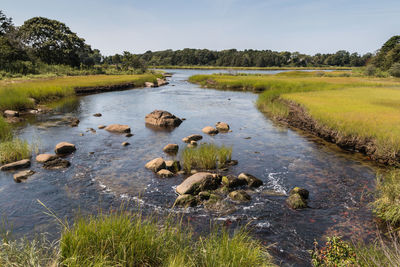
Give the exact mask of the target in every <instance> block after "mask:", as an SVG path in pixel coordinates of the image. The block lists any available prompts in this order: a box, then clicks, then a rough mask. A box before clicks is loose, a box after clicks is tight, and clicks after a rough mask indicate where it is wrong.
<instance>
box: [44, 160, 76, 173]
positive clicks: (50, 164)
mask: <svg viewBox="0 0 400 267" xmlns="http://www.w3.org/2000/svg"><path fill="white" fill-rule="evenodd" d="M70 165H71V163H70V162H69V161H68V160H65V159H60V158H56V159H53V160H50V161H47V162H45V163H44V164H43V168H45V169H47V170H59V169H65V168H68V167H69V166H70Z"/></svg>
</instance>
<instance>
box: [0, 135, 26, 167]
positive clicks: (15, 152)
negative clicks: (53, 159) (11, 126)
mask: <svg viewBox="0 0 400 267" xmlns="http://www.w3.org/2000/svg"><path fill="white" fill-rule="evenodd" d="M32 149H33V148H32V146H31V145H29V143H28V142H27V141H26V140H21V139H19V138H13V139H10V140H6V141H3V142H0V164H6V163H10V162H14V161H18V160H22V159H27V158H30V156H31V155H32Z"/></svg>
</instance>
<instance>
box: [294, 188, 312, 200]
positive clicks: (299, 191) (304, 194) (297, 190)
mask: <svg viewBox="0 0 400 267" xmlns="http://www.w3.org/2000/svg"><path fill="white" fill-rule="evenodd" d="M293 194H299V195H300V196H301V197H302V198H303V199H308V196H309V195H310V192H308V190H307V189H304V188H301V187H297V186H296V187H295V188H293V189H292V190H290V192H289V195H293Z"/></svg>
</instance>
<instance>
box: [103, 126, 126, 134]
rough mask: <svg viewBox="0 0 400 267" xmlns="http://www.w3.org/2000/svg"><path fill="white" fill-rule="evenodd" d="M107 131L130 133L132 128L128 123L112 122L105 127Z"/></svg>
mask: <svg viewBox="0 0 400 267" xmlns="http://www.w3.org/2000/svg"><path fill="white" fill-rule="evenodd" d="M105 130H106V131H109V132H114V133H130V132H131V128H130V127H129V126H128V125H122V124H111V125H108V126H107V127H106V128H105Z"/></svg>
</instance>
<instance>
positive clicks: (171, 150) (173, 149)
mask: <svg viewBox="0 0 400 267" xmlns="http://www.w3.org/2000/svg"><path fill="white" fill-rule="evenodd" d="M178 150H179V146H178V145H177V144H168V145H166V146H165V147H164V148H163V151H164V152H165V153H168V154H176V153H178Z"/></svg>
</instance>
